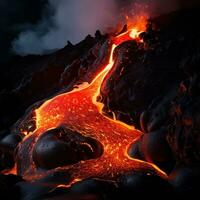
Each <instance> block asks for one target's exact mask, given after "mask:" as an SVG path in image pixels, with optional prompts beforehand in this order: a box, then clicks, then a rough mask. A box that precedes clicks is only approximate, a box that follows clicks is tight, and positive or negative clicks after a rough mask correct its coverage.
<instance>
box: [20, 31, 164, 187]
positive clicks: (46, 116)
mask: <svg viewBox="0 0 200 200" xmlns="http://www.w3.org/2000/svg"><path fill="white" fill-rule="evenodd" d="M139 33H140V32H139V31H138V30H137V29H131V30H129V31H127V32H125V33H123V34H121V35H119V36H117V37H115V38H113V41H112V44H113V45H112V49H111V53H110V59H109V63H108V64H107V66H105V67H104V69H103V70H102V71H101V72H100V73H99V74H98V75H97V76H96V77H95V78H94V80H93V81H92V82H91V83H90V84H85V83H84V84H83V85H81V86H80V87H79V88H78V89H74V90H73V91H71V92H68V93H64V94H60V95H58V96H56V97H54V98H52V99H50V100H48V101H46V102H45V103H44V104H43V105H41V106H40V107H39V108H38V109H36V110H35V113H36V125H37V128H36V130H35V131H34V132H33V133H31V134H29V135H27V136H26V138H25V140H26V139H27V138H28V137H30V136H34V137H35V140H34V142H36V141H37V140H38V138H39V136H40V135H42V134H43V133H44V132H46V131H47V130H50V129H53V128H56V127H59V126H61V125H62V126H63V125H64V126H66V127H67V128H69V129H71V130H75V131H78V132H79V133H81V134H82V135H84V136H87V137H92V138H94V139H96V140H98V141H100V142H101V143H102V145H103V147H104V152H103V155H102V156H101V157H100V158H97V159H92V160H86V161H81V162H79V163H77V164H74V165H70V166H64V167H59V168H56V169H53V170H49V171H45V172H43V171H41V172H39V170H37V169H36V167H35V165H34V162H33V161H32V165H31V166H30V167H29V168H27V169H26V172H25V173H24V174H23V176H24V178H26V179H34V178H38V177H42V176H43V175H47V174H48V173H51V172H55V171H57V170H58V171H69V172H70V174H71V183H74V182H76V180H82V179H85V178H89V177H98V178H106V179H113V178H114V177H116V176H117V175H119V174H123V173H125V172H128V171H131V170H137V169H144V168H145V169H146V168H148V169H150V170H153V171H155V172H156V173H157V174H159V175H161V176H163V177H165V176H166V174H165V173H164V172H162V171H161V170H159V169H158V168H157V167H156V166H154V165H153V164H150V163H147V162H144V161H141V160H136V159H133V158H130V157H129V156H128V154H127V148H128V147H129V145H130V144H131V143H132V142H133V141H134V140H136V139H137V138H138V137H139V136H141V134H142V133H141V132H140V131H138V130H136V129H135V128H134V127H132V126H129V125H127V124H125V123H123V122H121V121H118V120H115V119H111V118H109V117H107V116H105V115H104V114H103V113H102V108H103V104H102V103H100V102H97V96H98V95H99V94H100V88H101V84H102V82H103V80H104V78H105V76H106V75H107V73H108V72H109V71H110V69H111V68H112V67H113V65H114V59H113V53H114V50H115V48H116V47H117V46H118V45H120V44H121V43H123V42H125V41H127V40H138V42H140V40H139V37H138V36H139ZM22 145H23V142H22V144H21V146H22ZM33 146H34V144H33ZM30 159H32V158H30Z"/></svg>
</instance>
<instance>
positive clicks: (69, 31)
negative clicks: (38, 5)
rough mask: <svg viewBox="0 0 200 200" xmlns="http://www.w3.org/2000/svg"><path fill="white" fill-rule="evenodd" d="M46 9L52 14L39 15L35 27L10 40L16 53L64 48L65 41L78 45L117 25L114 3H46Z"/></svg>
mask: <svg viewBox="0 0 200 200" xmlns="http://www.w3.org/2000/svg"><path fill="white" fill-rule="evenodd" d="M46 9H47V10H51V11H52V13H53V15H52V16H48V15H46V16H43V19H42V20H41V22H40V23H39V24H37V26H35V27H32V29H30V30H25V31H23V32H21V33H20V35H19V36H18V37H17V38H16V39H15V40H14V41H13V44H12V46H13V50H14V52H15V53H16V54H20V55H26V54H43V53H44V52H45V51H47V50H53V49H58V48H62V47H64V46H65V44H66V42H67V41H68V40H70V41H71V42H72V43H78V42H79V41H81V40H82V39H83V38H84V37H85V36H86V35H88V34H92V35H93V34H94V33H95V32H96V30H97V29H101V30H106V29H107V28H108V27H110V26H114V24H115V23H116V22H117V20H116V18H117V17H116V14H117V6H116V3H115V0H56V1H55V0H49V3H48V7H47V8H46Z"/></svg>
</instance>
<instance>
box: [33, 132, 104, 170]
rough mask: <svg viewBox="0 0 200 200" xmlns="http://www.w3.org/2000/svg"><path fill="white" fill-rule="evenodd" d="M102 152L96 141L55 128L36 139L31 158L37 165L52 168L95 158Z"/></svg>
mask: <svg viewBox="0 0 200 200" xmlns="http://www.w3.org/2000/svg"><path fill="white" fill-rule="evenodd" d="M102 152H103V147H102V145H101V144H100V143H99V142H98V141H96V140H94V139H92V138H86V137H84V136H82V135H81V134H79V133H77V132H75V131H71V130H69V129H66V128H57V129H53V130H49V131H47V132H46V133H44V134H43V135H42V136H41V137H40V138H39V139H38V141H37V142H36V144H35V146H34V150H33V160H34V162H35V164H36V165H37V166H38V167H41V168H45V169H52V168H56V167H59V166H64V165H70V164H74V163H77V162H79V161H81V160H87V159H94V158H97V157H99V156H101V154H102Z"/></svg>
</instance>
